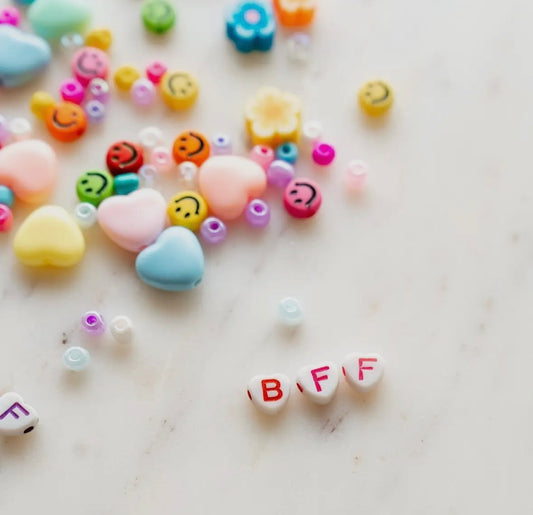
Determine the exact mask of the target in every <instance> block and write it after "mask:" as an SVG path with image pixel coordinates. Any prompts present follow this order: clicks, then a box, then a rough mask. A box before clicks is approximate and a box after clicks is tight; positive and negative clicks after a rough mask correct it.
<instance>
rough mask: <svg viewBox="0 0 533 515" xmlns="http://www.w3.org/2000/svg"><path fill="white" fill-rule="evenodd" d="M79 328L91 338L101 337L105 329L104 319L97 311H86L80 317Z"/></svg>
mask: <svg viewBox="0 0 533 515" xmlns="http://www.w3.org/2000/svg"><path fill="white" fill-rule="evenodd" d="M81 328H82V329H83V330H84V331H85V332H86V333H87V334H90V335H92V336H99V335H102V334H104V333H105V329H106V324H105V321H104V317H102V315H101V314H100V313H98V312H97V311H87V313H84V314H83V315H82V317H81Z"/></svg>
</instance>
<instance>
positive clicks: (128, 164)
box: [106, 140, 144, 175]
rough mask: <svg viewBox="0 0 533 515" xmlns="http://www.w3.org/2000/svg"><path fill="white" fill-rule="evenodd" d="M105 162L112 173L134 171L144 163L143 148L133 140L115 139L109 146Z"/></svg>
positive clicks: (118, 173)
mask: <svg viewBox="0 0 533 515" xmlns="http://www.w3.org/2000/svg"><path fill="white" fill-rule="evenodd" d="M106 163H107V169H108V170H109V171H110V172H111V173H112V174H113V175H120V174H121V173H136V172H137V171H138V170H139V168H140V167H141V166H142V165H143V164H144V157H143V149H142V147H141V146H140V145H138V144H137V143H133V141H126V140H122V141H117V142H115V143H113V144H112V145H111V146H110V147H109V149H108V151H107V155H106Z"/></svg>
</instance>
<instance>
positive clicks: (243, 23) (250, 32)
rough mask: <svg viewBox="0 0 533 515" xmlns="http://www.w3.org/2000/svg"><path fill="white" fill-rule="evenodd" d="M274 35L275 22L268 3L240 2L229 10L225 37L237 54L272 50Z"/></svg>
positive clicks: (246, 0)
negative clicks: (233, 46)
mask: <svg viewBox="0 0 533 515" xmlns="http://www.w3.org/2000/svg"><path fill="white" fill-rule="evenodd" d="M275 34H276V21H275V19H274V14H273V12H272V7H271V6H270V3H267V2H264V1H261V0H256V1H248V0H245V1H241V2H238V3H237V5H236V6H235V7H234V8H233V9H231V10H230V11H229V13H228V15H227V18H226V35H227V36H228V38H229V39H230V40H231V41H233V43H234V44H235V48H236V49H237V50H238V51H239V52H251V51H252V50H260V51H262V52H267V51H269V50H270V49H271V48H272V45H273V43H274V35H275Z"/></svg>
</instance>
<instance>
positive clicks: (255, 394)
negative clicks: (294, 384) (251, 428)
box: [247, 374, 291, 415]
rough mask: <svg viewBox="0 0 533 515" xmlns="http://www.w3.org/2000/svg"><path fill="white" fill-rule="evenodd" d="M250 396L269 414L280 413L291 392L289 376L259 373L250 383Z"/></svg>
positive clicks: (256, 405)
mask: <svg viewBox="0 0 533 515" xmlns="http://www.w3.org/2000/svg"><path fill="white" fill-rule="evenodd" d="M247 393H248V398H249V399H250V400H251V401H252V402H253V404H254V406H255V407H256V408H257V409H258V410H259V411H262V412H263V413H266V414H267V415H275V414H276V413H279V412H280V411H281V410H282V409H283V408H284V407H285V405H286V404H287V401H288V400H289V396H290V394H291V384H290V380H289V378H288V377H287V376H286V375H284V374H270V375H257V376H254V377H252V379H251V380H250V382H249V383H248V391H247Z"/></svg>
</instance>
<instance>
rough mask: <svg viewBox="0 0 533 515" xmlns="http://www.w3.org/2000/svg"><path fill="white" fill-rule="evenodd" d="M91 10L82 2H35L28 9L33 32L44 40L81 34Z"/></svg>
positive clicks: (61, 0)
mask: <svg viewBox="0 0 533 515" xmlns="http://www.w3.org/2000/svg"><path fill="white" fill-rule="evenodd" d="M90 17H91V10H90V8H89V5H88V4H87V3H86V2H84V1H83V0H35V2H33V4H31V7H30V8H29V9H28V19H29V20H30V23H31V25H32V27H33V30H34V31H35V32H37V34H39V36H41V37H43V38H46V39H51V40H54V39H59V38H61V36H63V35H65V34H74V33H83V31H84V29H85V27H86V26H87V24H88V23H89V19H90Z"/></svg>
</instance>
